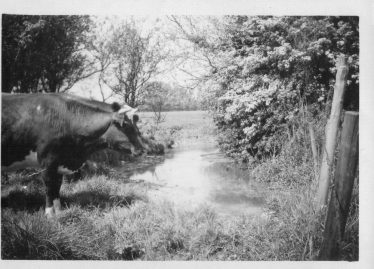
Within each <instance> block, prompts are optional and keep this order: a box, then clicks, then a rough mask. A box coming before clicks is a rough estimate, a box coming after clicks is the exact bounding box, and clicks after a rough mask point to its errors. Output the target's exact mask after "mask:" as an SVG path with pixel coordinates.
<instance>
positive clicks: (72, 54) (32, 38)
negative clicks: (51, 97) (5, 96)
mask: <svg viewBox="0 0 374 269" xmlns="http://www.w3.org/2000/svg"><path fill="white" fill-rule="evenodd" d="M2 18H3V21H2V36H3V43H2V55H3V58H2V59H3V60H2V78H3V80H2V91H5V92H11V91H13V92H37V91H45V92H58V91H65V90H67V89H69V88H71V87H72V86H73V85H74V84H75V83H76V82H77V81H79V80H81V79H83V78H86V77H88V76H90V75H92V74H93V73H95V72H98V71H97V70H96V68H95V63H93V62H91V61H89V58H88V57H87V55H85V53H84V49H85V45H86V34H87V33H88V31H89V29H90V26H91V19H90V18H89V16H39V15H37V16H32V15H3V17H2Z"/></svg>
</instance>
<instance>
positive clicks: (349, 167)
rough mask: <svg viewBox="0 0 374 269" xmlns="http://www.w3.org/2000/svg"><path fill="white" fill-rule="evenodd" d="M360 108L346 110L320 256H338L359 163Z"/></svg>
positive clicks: (322, 257)
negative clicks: (357, 110) (355, 110)
mask: <svg viewBox="0 0 374 269" xmlns="http://www.w3.org/2000/svg"><path fill="white" fill-rule="evenodd" d="M358 118H359V115H358V112H346V113H345V117H344V123H343V130H342V136H341V142H340V143H341V144H340V151H339V158H338V163H337V166H336V170H335V177H334V187H333V190H332V192H331V199H330V203H329V207H328V212H327V218H326V223H325V231H324V234H323V242H322V247H321V250H320V253H319V257H318V258H319V260H338V259H339V251H340V242H341V240H342V238H343V236H344V230H345V224H346V221H347V217H348V213H349V204H350V200H351V195H352V189H353V183H354V179H355V173H356V169H357V164H358V133H359V132H358Z"/></svg>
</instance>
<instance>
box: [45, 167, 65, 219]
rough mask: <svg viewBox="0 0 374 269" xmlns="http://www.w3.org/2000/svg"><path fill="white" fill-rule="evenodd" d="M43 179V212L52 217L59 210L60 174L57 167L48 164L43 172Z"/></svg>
mask: <svg viewBox="0 0 374 269" xmlns="http://www.w3.org/2000/svg"><path fill="white" fill-rule="evenodd" d="M43 181H44V184H45V189H46V206H45V214H46V215H47V217H52V216H53V215H54V214H55V213H56V214H58V213H59V212H60V211H61V202H60V187H61V183H62V175H60V174H59V173H58V172H57V167H55V166H50V167H48V168H47V169H46V170H45V171H44V172H43Z"/></svg>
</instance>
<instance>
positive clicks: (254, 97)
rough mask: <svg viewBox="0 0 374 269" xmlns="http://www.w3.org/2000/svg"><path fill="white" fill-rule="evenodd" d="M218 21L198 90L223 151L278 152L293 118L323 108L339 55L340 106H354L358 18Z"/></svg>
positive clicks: (249, 154)
mask: <svg viewBox="0 0 374 269" xmlns="http://www.w3.org/2000/svg"><path fill="white" fill-rule="evenodd" d="M222 28H223V30H222V34H221V36H220V38H219V39H218V40H217V41H216V43H215V44H212V47H213V48H214V49H212V50H213V51H212V53H214V57H215V58H214V59H215V66H217V68H216V69H215V70H213V71H212V73H211V77H210V78H209V79H208V80H207V82H206V83H205V87H204V93H205V95H206V96H205V97H206V100H207V103H208V104H209V105H210V107H211V109H213V110H214V116H215V117H214V119H215V122H216V124H217V126H218V130H219V132H220V133H221V136H220V137H221V138H220V145H221V146H222V147H223V149H224V150H225V151H227V152H228V153H229V154H230V155H232V156H234V157H237V158H240V159H242V160H244V161H247V160H249V159H250V158H251V157H255V158H257V159H263V158H264V157H269V156H271V155H273V154H277V153H279V152H280V149H281V147H282V141H280V140H279V139H282V138H283V135H284V133H286V132H288V130H289V129H291V128H293V121H294V119H295V117H298V116H299V115H303V114H304V113H306V108H307V110H308V114H309V115H307V116H308V117H311V119H313V118H314V117H315V116H316V115H318V114H319V113H321V112H323V111H325V109H326V106H327V105H328V104H329V102H331V99H332V92H333V87H334V83H335V81H334V80H335V73H336V67H335V64H336V59H337V57H338V56H339V55H340V54H345V55H346V56H347V57H348V63H349V73H348V81H347V85H348V86H347V87H348V89H347V98H346V100H345V103H344V107H345V108H349V109H351V110H352V109H353V110H358V89H359V87H358V83H359V80H358V57H359V54H358V53H359V50H358V49H359V46H358V44H359V40H358V37H359V34H358V17H246V16H231V17H227V18H226V20H225V22H224V23H223V26H222ZM212 100H213V101H212ZM214 100H218V101H216V102H215V101H214Z"/></svg>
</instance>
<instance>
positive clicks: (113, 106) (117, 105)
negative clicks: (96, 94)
mask: <svg viewBox="0 0 374 269" xmlns="http://www.w3.org/2000/svg"><path fill="white" fill-rule="evenodd" d="M112 109H113V111H114V112H117V111H118V110H120V109H121V106H120V105H119V104H118V103H117V102H114V103H113V104H112Z"/></svg>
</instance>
